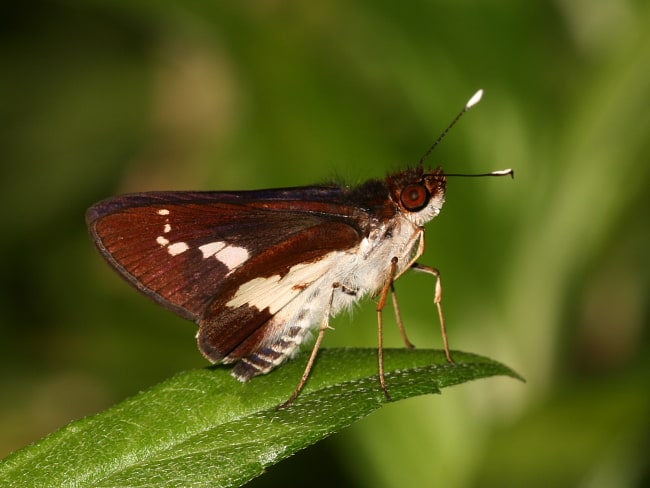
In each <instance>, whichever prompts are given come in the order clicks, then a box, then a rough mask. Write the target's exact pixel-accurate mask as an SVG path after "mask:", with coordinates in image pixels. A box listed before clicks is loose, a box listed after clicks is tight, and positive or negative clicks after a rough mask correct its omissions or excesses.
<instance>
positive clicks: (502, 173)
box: [445, 168, 515, 178]
mask: <svg viewBox="0 0 650 488" xmlns="http://www.w3.org/2000/svg"><path fill="white" fill-rule="evenodd" d="M445 176H464V177H466V178H471V177H472V176H510V177H511V178H514V177H515V170H514V169H511V168H508V169H498V170H496V171H490V172H489V173H445Z"/></svg>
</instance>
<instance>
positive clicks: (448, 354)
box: [411, 263, 454, 363]
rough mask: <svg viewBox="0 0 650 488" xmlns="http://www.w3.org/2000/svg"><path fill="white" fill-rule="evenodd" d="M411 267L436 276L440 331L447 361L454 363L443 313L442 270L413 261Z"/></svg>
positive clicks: (436, 302) (435, 296)
mask: <svg viewBox="0 0 650 488" xmlns="http://www.w3.org/2000/svg"><path fill="white" fill-rule="evenodd" d="M411 268H412V269H414V270H416V271H421V272H423V273H427V274H430V275H433V276H435V277H436V287H435V292H434V298H433V301H434V303H435V304H436V308H437V309H438V319H439V320H440V332H441V333H442V342H443V344H444V346H445V356H446V357H447V361H448V362H450V363H453V362H454V360H453V358H452V357H451V351H450V350H449V340H448V339H447V327H446V326H445V315H444V314H443V313H442V283H441V282H440V271H438V270H437V269H436V268H432V267H431V266H425V265H423V264H420V263H413V264H412V265H411Z"/></svg>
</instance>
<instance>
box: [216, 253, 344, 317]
mask: <svg viewBox="0 0 650 488" xmlns="http://www.w3.org/2000/svg"><path fill="white" fill-rule="evenodd" d="M224 251H225V250H224ZM222 252H223V251H222ZM336 255H337V253H330V254H326V255H325V256H323V257H322V258H321V259H320V260H319V261H316V262H312V263H301V264H296V265H295V266H292V267H291V269H289V272H288V273H287V274H286V275H284V276H283V277H282V278H280V275H273V276H269V277H267V278H253V279H252V280H250V281H247V282H246V283H244V284H242V285H241V286H240V287H239V289H238V290H237V292H236V293H235V296H233V297H232V299H231V300H230V301H229V302H228V303H226V306H228V307H232V308H237V307H241V306H243V305H249V306H251V307H256V308H257V309H258V310H264V309H265V308H267V307H268V309H269V312H270V313H271V314H275V313H276V312H277V311H278V310H280V309H282V308H283V307H284V306H285V305H286V304H287V303H289V302H290V301H291V300H293V298H295V297H296V296H297V295H298V294H299V293H301V292H302V291H303V290H304V289H305V288H307V287H308V286H309V285H311V284H312V283H313V282H314V281H316V280H317V279H319V278H321V277H322V276H323V275H324V274H325V273H327V272H328V271H330V270H332V269H333V267H334V266H336V261H337V259H336Z"/></svg>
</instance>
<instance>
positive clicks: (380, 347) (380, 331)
mask: <svg viewBox="0 0 650 488" xmlns="http://www.w3.org/2000/svg"><path fill="white" fill-rule="evenodd" d="M396 272H397V258H396V257H394V258H393V259H391V261H390V272H389V275H388V280H387V281H386V284H385V285H384V287H383V288H382V289H381V293H380V294H379V302H378V303H377V335H378V340H377V359H378V361H379V383H380V384H381V389H382V390H384V396H385V397H386V400H388V401H389V402H390V401H391V396H390V393H389V392H388V387H387V386H386V375H385V373H384V314H383V311H384V307H385V306H386V298H387V297H388V292H389V291H392V292H393V300H394V301H393V303H396V302H395V300H396V297H395V290H394V287H393V280H394V278H395V273H396ZM397 316H398V317H399V318H398V323H400V324H401V317H400V316H399V315H397ZM400 330H402V331H403V330H404V327H403V325H401V326H400ZM403 337H404V338H406V335H404V334H403ZM406 340H407V341H408V339H406ZM409 342H410V341H409Z"/></svg>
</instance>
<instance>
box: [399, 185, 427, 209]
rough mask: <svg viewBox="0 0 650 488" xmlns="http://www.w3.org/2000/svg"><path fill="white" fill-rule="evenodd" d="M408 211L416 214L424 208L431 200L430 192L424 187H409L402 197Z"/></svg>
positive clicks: (405, 189)
mask: <svg viewBox="0 0 650 488" xmlns="http://www.w3.org/2000/svg"><path fill="white" fill-rule="evenodd" d="M400 199H401V200H402V205H404V208H405V209H406V210H409V211H411V212H414V211H416V210H420V209H421V208H422V207H424V206H425V205H426V204H427V202H428V200H429V192H428V191H427V189H426V188H425V187H424V186H422V185H409V186H407V187H406V188H404V190H403V191H402V194H401V196H400Z"/></svg>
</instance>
